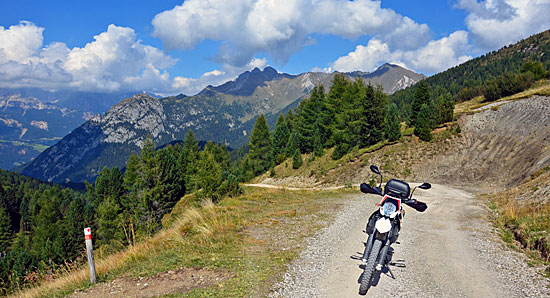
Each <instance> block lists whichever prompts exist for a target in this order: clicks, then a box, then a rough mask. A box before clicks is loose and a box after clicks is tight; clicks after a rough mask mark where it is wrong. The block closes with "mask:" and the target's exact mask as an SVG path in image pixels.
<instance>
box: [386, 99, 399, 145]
mask: <svg viewBox="0 0 550 298" xmlns="http://www.w3.org/2000/svg"><path fill="white" fill-rule="evenodd" d="M384 132H385V135H386V138H387V139H388V140H389V141H390V142H393V141H397V140H399V138H401V122H400V121H399V112H398V110H397V106H396V105H395V104H391V105H388V106H387V107H386V115H385V117H384Z"/></svg>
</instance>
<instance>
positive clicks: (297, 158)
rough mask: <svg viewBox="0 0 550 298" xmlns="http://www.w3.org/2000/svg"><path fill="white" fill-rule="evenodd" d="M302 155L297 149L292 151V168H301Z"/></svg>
mask: <svg viewBox="0 0 550 298" xmlns="http://www.w3.org/2000/svg"><path fill="white" fill-rule="evenodd" d="M302 163H303V161H302V154H300V151H299V150H298V149H296V150H294V155H293V156H292V168H293V169H295V170H296V169H299V168H300V167H301V166H302Z"/></svg>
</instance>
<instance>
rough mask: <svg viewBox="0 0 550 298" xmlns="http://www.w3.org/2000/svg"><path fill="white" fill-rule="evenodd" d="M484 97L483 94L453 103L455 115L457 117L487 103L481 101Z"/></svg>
mask: <svg viewBox="0 0 550 298" xmlns="http://www.w3.org/2000/svg"><path fill="white" fill-rule="evenodd" d="M484 99H485V98H484V97H483V96H477V97H474V98H472V99H471V100H468V101H464V102H459V103H457V104H456V105H455V117H458V116H460V115H462V114H464V113H468V112H471V111H473V110H475V109H477V108H480V107H482V106H484V105H486V104H488V103H482V102H483V100H484Z"/></svg>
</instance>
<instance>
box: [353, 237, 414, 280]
mask: <svg viewBox="0 0 550 298" xmlns="http://www.w3.org/2000/svg"><path fill="white" fill-rule="evenodd" d="M362 256H363V253H361V252H356V254H355V255H351V256H350V258H351V259H353V260H361V257H362ZM392 258H393V247H390V248H389V250H388V257H387V260H386V265H385V266H384V267H383V268H382V270H381V271H376V270H375V271H374V274H373V277H372V279H371V286H372V287H375V286H377V285H378V282H379V281H380V276H381V275H382V274H384V275H386V276H388V277H390V278H391V279H396V278H395V275H394V274H393V272H392V271H391V267H398V268H406V267H407V265H406V264H405V260H403V259H399V260H395V261H393V260H392ZM359 268H361V269H363V270H364V269H365V265H362V264H361V265H359ZM362 276H363V273H361V275H359V278H358V279H357V283H358V284H360V283H361V277H362Z"/></svg>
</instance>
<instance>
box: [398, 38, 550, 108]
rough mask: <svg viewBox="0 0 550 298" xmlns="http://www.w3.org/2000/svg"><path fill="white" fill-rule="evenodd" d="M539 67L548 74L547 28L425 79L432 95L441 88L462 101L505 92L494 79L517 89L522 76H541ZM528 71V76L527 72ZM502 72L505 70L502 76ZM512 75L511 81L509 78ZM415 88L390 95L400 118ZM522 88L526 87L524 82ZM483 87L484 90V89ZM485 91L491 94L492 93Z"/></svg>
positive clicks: (549, 51) (548, 46) (488, 97)
mask: <svg viewBox="0 0 550 298" xmlns="http://www.w3.org/2000/svg"><path fill="white" fill-rule="evenodd" d="M529 64H530V65H529ZM526 65H527V66H526ZM533 66H534V67H533ZM541 71H544V72H545V73H546V77H548V76H549V75H550V72H549V71H550V30H546V31H544V32H541V33H539V34H535V35H533V36H531V37H529V38H526V39H524V40H521V41H519V42H518V43H516V44H513V45H509V46H505V47H503V48H501V49H500V50H498V51H492V52H490V53H487V54H485V55H481V56H480V57H477V58H474V59H471V60H469V61H467V62H465V63H463V64H460V65H457V66H455V67H452V68H449V69H447V70H445V71H443V72H441V73H438V74H435V75H433V76H431V77H429V78H427V79H426V80H425V82H426V84H427V85H428V87H429V88H430V90H431V91H432V92H433V96H434V97H438V96H439V95H441V94H442V92H443V93H450V94H451V96H452V97H453V100H454V101H455V102H462V101H466V100H469V99H471V98H473V97H476V96H478V95H487V96H486V99H487V100H493V99H490V98H494V97H498V96H503V95H502V94H507V92H506V91H504V92H503V93H500V91H498V90H497V92H493V90H495V89H497V88H494V87H495V83H496V86H497V87H498V89H500V90H506V89H507V90H510V92H514V91H513V90H514V89H515V90H518V89H516V87H514V85H515V86H517V85H521V83H520V82H522V81H525V80H527V81H529V80H537V79H538V78H540V77H541V76H540V73H541ZM529 72H531V73H532V76H531V75H529V74H527V73H529ZM506 73H508V74H507V75H506V77H504V75H505V74H506ZM512 76H514V78H513V81H514V82H513V83H512V82H511V80H510V78H511V77H512ZM507 81H508V82H507ZM505 85H509V86H511V87H512V88H507V87H505ZM486 87H487V88H486ZM416 88H418V85H413V86H411V87H408V88H406V89H403V90H400V91H397V92H395V93H394V94H392V95H390V101H391V102H393V103H395V104H396V105H397V107H398V108H399V112H400V115H401V117H403V118H404V119H406V118H408V117H409V116H410V113H411V104H412V102H411V100H410V99H411V98H413V96H414V94H415V92H416ZM523 88H528V87H525V85H524V87H523ZM484 89H487V91H485V92H484ZM489 93H492V94H494V97H492V96H491V95H489ZM504 96H505V95H504Z"/></svg>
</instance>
